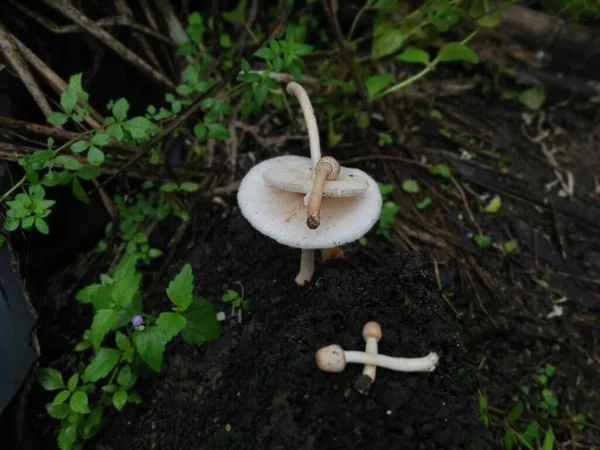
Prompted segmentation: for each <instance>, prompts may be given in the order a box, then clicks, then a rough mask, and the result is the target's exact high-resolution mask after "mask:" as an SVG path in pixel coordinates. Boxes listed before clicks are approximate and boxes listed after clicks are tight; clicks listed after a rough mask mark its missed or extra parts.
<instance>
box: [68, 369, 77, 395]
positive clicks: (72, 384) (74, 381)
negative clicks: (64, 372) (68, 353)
mask: <svg viewBox="0 0 600 450" xmlns="http://www.w3.org/2000/svg"><path fill="white" fill-rule="evenodd" d="M77 383H79V373H78V372H77V373H75V374H73V376H72V377H71V378H69V381H68V382H67V387H68V388H69V391H71V392H73V391H74V390H75V388H76V387H77Z"/></svg>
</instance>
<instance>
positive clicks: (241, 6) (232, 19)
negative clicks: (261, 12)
mask: <svg viewBox="0 0 600 450" xmlns="http://www.w3.org/2000/svg"><path fill="white" fill-rule="evenodd" d="M246 3H247V0H240V2H239V3H238V5H237V6H236V8H235V9H234V10H232V11H225V12H223V19H225V20H226V21H227V22H229V23H233V24H243V23H244V22H245V20H244V12H245V11H246Z"/></svg>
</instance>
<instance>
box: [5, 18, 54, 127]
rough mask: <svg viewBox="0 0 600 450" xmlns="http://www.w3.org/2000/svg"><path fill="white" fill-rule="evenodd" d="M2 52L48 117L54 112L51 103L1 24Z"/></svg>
mask: <svg viewBox="0 0 600 450" xmlns="http://www.w3.org/2000/svg"><path fill="white" fill-rule="evenodd" d="M0 50H2V53H4V56H5V57H6V59H7V60H8V62H9V63H10V65H11V67H12V68H13V70H14V71H15V72H17V74H18V75H19V77H20V78H21V81H22V82H23V84H24V85H25V88H27V90H28V91H29V93H30V94H31V96H32V97H33V99H34V100H35V102H36V103H37V105H38V106H39V107H40V109H41V110H42V112H43V113H44V114H45V115H46V116H48V115H49V114H50V113H51V112H52V108H51V107H50V103H48V100H46V97H45V96H44V93H43V92H42V91H41V90H40V88H39V86H38V85H37V83H36V82H35V80H34V79H33V75H32V74H31V72H30V71H29V69H28V68H27V62H26V61H24V60H23V58H22V56H21V55H20V54H19V51H18V49H17V47H16V45H15V43H14V42H13V40H12V39H11V35H10V33H9V32H8V30H7V29H6V28H4V26H3V25H2V23H0Z"/></svg>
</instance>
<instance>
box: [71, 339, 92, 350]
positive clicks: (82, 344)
mask: <svg viewBox="0 0 600 450" xmlns="http://www.w3.org/2000/svg"><path fill="white" fill-rule="evenodd" d="M91 346H92V343H91V342H89V341H81V342H78V343H77V345H76V346H75V351H76V352H82V351H84V350H87V349H88V348H90V347H91Z"/></svg>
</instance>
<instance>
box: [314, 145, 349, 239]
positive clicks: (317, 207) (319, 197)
mask: <svg viewBox="0 0 600 450" xmlns="http://www.w3.org/2000/svg"><path fill="white" fill-rule="evenodd" d="M340 171H341V168H340V164H339V163H338V162H337V160H336V159H335V158H332V157H331V156H325V157H323V158H321V159H320V160H319V163H318V164H317V167H316V170H315V172H316V176H315V181H314V182H313V185H312V189H311V191H310V199H309V200H308V206H307V209H306V213H307V215H308V217H307V219H306V225H308V228H310V229H311V230H314V229H316V228H318V227H319V225H320V224H321V202H322V201H323V188H324V187H325V181H327V180H330V181H331V180H335V179H336V178H337V177H338V176H339V175H340Z"/></svg>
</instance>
